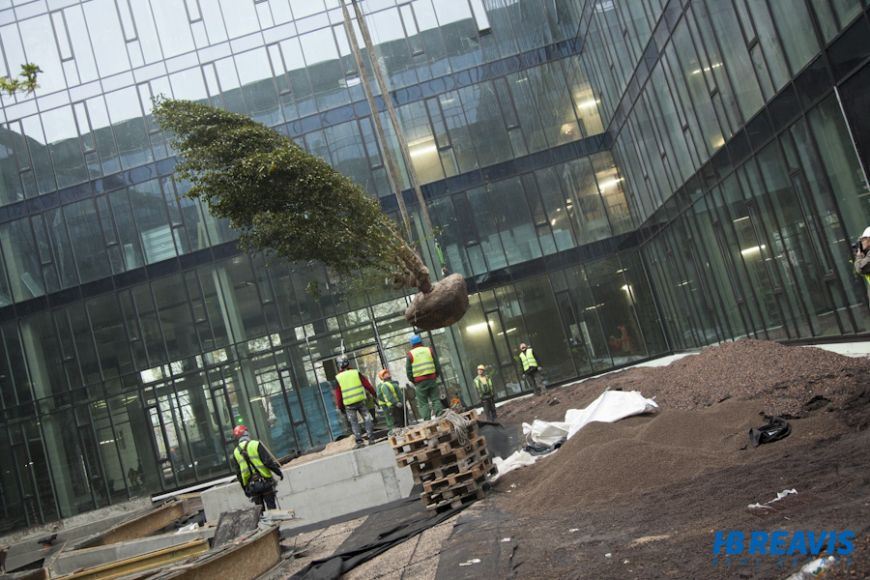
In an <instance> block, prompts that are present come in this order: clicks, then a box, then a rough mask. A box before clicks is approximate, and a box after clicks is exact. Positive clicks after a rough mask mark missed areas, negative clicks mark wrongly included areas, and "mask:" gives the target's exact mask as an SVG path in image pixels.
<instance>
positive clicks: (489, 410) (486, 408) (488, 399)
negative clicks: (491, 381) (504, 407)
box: [480, 395, 495, 422]
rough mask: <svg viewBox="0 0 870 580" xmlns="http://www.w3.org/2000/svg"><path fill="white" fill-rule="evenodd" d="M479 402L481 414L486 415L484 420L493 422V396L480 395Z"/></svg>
mask: <svg viewBox="0 0 870 580" xmlns="http://www.w3.org/2000/svg"><path fill="white" fill-rule="evenodd" d="M480 404H481V405H482V406H483V414H484V416H485V417H486V420H487V421H491V422H495V396H494V395H486V396H481V397H480Z"/></svg>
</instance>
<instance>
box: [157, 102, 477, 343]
mask: <svg viewBox="0 0 870 580" xmlns="http://www.w3.org/2000/svg"><path fill="white" fill-rule="evenodd" d="M154 115H155V117H156V119H157V121H158V123H159V124H160V126H161V128H162V129H163V130H165V131H167V132H168V133H169V134H170V135H171V137H170V138H171V139H172V144H173V146H174V147H175V149H176V150H177V151H178V154H179V156H180V161H179V164H178V165H177V166H176V173H177V175H178V176H179V177H181V178H182V179H185V180H187V181H189V182H190V183H191V185H192V187H191V188H190V190H189V191H188V192H187V194H186V195H187V196H188V197H191V198H198V199H200V200H202V201H203V202H204V203H205V204H206V205H207V207H208V208H209V210H210V211H211V213H212V214H213V215H214V216H216V217H219V218H225V219H227V220H228V221H229V224H230V226H231V227H232V228H234V229H236V230H237V231H238V233H239V241H240V245H241V247H242V249H243V250H245V251H252V252H264V253H266V254H272V255H277V256H280V257H282V258H286V259H287V260H290V261H292V262H312V261H317V262H321V263H322V264H324V265H325V266H327V267H328V268H330V269H332V270H333V271H334V272H335V273H337V274H338V275H340V276H342V277H345V278H347V277H360V276H361V275H362V274H363V273H366V272H372V271H374V272H377V273H380V274H383V275H385V276H387V277H388V278H389V279H390V280H391V281H392V283H393V285H394V286H395V287H397V288H400V287H406V288H416V289H418V290H419V292H418V294H417V295H416V296H415V297H414V301H413V302H412V304H411V306H410V307H409V308H408V309H407V310H406V311H405V318H406V319H407V320H408V322H409V323H410V324H412V325H413V326H416V327H417V328H421V329H424V330H432V329H435V328H442V327H444V326H448V325H450V324H453V323H454V322H456V321H458V320H459V319H460V318H462V316H463V315H464V314H465V311H466V310H467V308H468V294H467V291H466V288H465V280H464V279H463V278H462V276H461V275H458V274H454V275H451V276H448V277H447V278H445V279H443V280H441V281H440V282H436V283H434V284H433V283H432V281H431V279H430V276H429V270H428V268H427V267H426V265H425V264H424V263H423V261H422V260H421V258H420V256H419V255H418V254H417V252H416V251H415V250H414V249H413V248H412V247H411V245H410V243H409V241H408V240H406V239H405V238H404V237H403V236H402V234H401V233H400V231H399V229H398V227H397V225H396V224H395V223H394V222H393V220H392V219H390V217H389V216H387V215H386V214H385V213H383V211H382V210H381V208H380V205H379V204H378V202H377V200H376V199H373V198H372V197H371V196H369V195H367V194H366V193H365V192H364V191H363V190H362V189H361V188H360V187H359V186H358V185H356V184H355V183H354V182H352V181H351V180H350V179H348V178H347V177H345V176H344V175H342V174H340V173H339V172H337V171H336V170H334V169H333V168H332V167H331V166H330V165H328V164H327V163H326V162H325V161H323V160H322V159H319V158H317V157H315V156H313V155H311V154H309V153H308V152H306V151H305V150H303V149H302V148H301V147H299V146H298V145H296V144H295V143H294V142H293V141H292V140H291V139H289V138H288V137H285V136H283V135H281V134H279V133H277V132H276V131H274V130H272V129H270V128H268V127H266V126H265V125H262V124H260V123H257V122H256V121H254V120H252V119H250V118H248V117H245V116H244V115H239V114H236V113H231V112H228V111H224V110H221V109H217V108H214V107H210V106H208V105H204V104H201V103H195V102H191V101H183V100H171V99H160V100H158V101H157V102H156V103H155V108H154Z"/></svg>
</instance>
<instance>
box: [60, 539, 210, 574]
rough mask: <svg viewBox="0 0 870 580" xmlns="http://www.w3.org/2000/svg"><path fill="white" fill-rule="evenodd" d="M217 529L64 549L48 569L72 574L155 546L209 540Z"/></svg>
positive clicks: (170, 545) (156, 547)
mask: <svg viewBox="0 0 870 580" xmlns="http://www.w3.org/2000/svg"><path fill="white" fill-rule="evenodd" d="M214 532H215V529H214V528H212V527H206V528H200V529H199V530H196V531H193V532H182V533H178V534H162V535H160V536H151V537H148V538H139V539H136V540H130V541H128V542H118V543H117V544H109V545H107V546H98V547H96V548H84V549H81V550H73V551H71V552H61V553H60V554H58V555H57V557H56V558H55V559H54V560H53V562H52V563H51V566H50V567H49V572H50V573H51V576H52V578H53V577H54V576H60V575H63V574H71V573H73V572H75V571H77V570H81V569H83V568H92V567H94V566H99V565H100V564H105V563H107V562H115V561H117V560H126V559H127V558H133V557H135V556H140V555H142V554H147V553H148V552H153V551H155V550H161V549H163V548H169V547H172V546H178V545H181V544H184V543H185V542H190V541H191V540H207V539H210V538H211V537H212V536H213V535H214Z"/></svg>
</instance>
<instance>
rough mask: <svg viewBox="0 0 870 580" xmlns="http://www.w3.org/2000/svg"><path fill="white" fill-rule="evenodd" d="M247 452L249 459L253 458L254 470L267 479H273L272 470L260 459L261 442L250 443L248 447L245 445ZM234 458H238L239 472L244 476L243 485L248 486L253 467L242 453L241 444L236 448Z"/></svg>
mask: <svg viewBox="0 0 870 580" xmlns="http://www.w3.org/2000/svg"><path fill="white" fill-rule="evenodd" d="M245 451H247V453H248V457H250V458H251V463H253V464H254V468H255V469H256V470H257V472H259V474H260V475H261V476H262V477H263V478H265V479H271V477H272V470H271V469H269V468H268V467H266V466H265V465H264V464H263V460H262V459H260V442H259V441H253V440H251V441H248V443H247V445H245ZM233 457H235V458H236V463H238V464H239V470H240V471H241V474H242V485H245V486H246V485H248V481H250V479H251V467H250V466H249V465H248V462H247V461H246V460H245V455H244V454H243V453H242V449H241V444H239V445H238V446H237V447H236V450H235V451H234V452H233Z"/></svg>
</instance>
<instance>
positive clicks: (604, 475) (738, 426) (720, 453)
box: [499, 401, 848, 514]
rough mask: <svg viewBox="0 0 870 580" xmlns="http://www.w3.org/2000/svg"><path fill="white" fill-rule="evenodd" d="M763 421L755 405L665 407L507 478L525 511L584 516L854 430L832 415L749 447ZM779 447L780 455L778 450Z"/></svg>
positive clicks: (592, 430)
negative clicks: (588, 510) (585, 509)
mask: <svg viewBox="0 0 870 580" xmlns="http://www.w3.org/2000/svg"><path fill="white" fill-rule="evenodd" d="M762 422H763V419H762V417H761V415H760V414H759V413H758V407H757V405H756V404H754V403H753V402H751V401H726V402H724V403H721V404H718V405H714V406H712V407H709V408H707V409H701V410H680V409H663V410H662V411H661V412H660V413H657V414H655V415H649V416H640V417H631V418H628V419H624V420H622V421H618V422H616V423H592V424H590V425H587V426H586V427H584V428H583V429H582V430H581V431H580V432H579V433H577V435H575V436H574V437H573V438H571V440H570V441H568V442H567V443H566V444H565V445H563V446H562V448H561V449H560V450H559V451H557V452H556V453H555V454H554V455H553V456H552V457H548V458H544V459H542V460H541V461H539V462H538V463H537V464H536V465H534V466H532V467H530V468H527V469H523V470H520V471H518V472H515V474H516V475H515V474H514V473H511V474H508V475H506V476H505V478H504V479H505V482H506V484H507V485H505V484H502V483H500V484H499V485H500V487H501V488H502V489H504V488H506V487H508V486H509V485H510V484H514V485H515V486H516V487H515V488H511V490H512V494H513V497H512V500H513V502H515V503H514V505H516V506H518V508H517V509H518V510H519V511H521V512H523V513H529V514H534V513H547V512H554V511H560V510H576V509H578V508H580V506H584V505H586V506H588V505H591V504H594V503H598V502H602V501H605V502H606V501H612V500H614V499H616V498H619V497H637V496H641V495H643V494H645V493H647V492H649V491H651V490H654V489H657V488H660V487H663V486H667V485H672V484H674V483H675V482H679V481H687V480H693V479H696V478H698V477H701V476H703V474H704V473H706V472H709V471H711V470H714V469H721V468H726V467H730V466H734V465H739V464H743V463H748V462H755V461H760V460H762V459H764V458H767V457H770V456H772V455H776V454H780V453H784V452H788V451H789V450H790V449H791V448H793V447H795V446H797V445H801V444H804V443H806V442H808V441H815V440H818V439H820V438H825V437H831V436H834V435H836V434H841V433H843V432H845V431H846V430H847V429H848V428H847V427H846V426H845V425H844V424H843V423H842V422H841V421H840V420H839V419H838V418H837V417H836V416H835V415H834V414H832V413H822V414H818V415H817V416H814V417H811V418H807V419H801V420H797V421H793V422H792V435H791V436H789V437H788V438H787V439H784V440H782V441H779V442H777V443H775V444H772V445H764V446H761V447H758V448H752V447H751V446H749V438H748V432H749V429H750V427H753V426H758V425H760V424H761V423H762ZM774 447H775V449H774Z"/></svg>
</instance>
